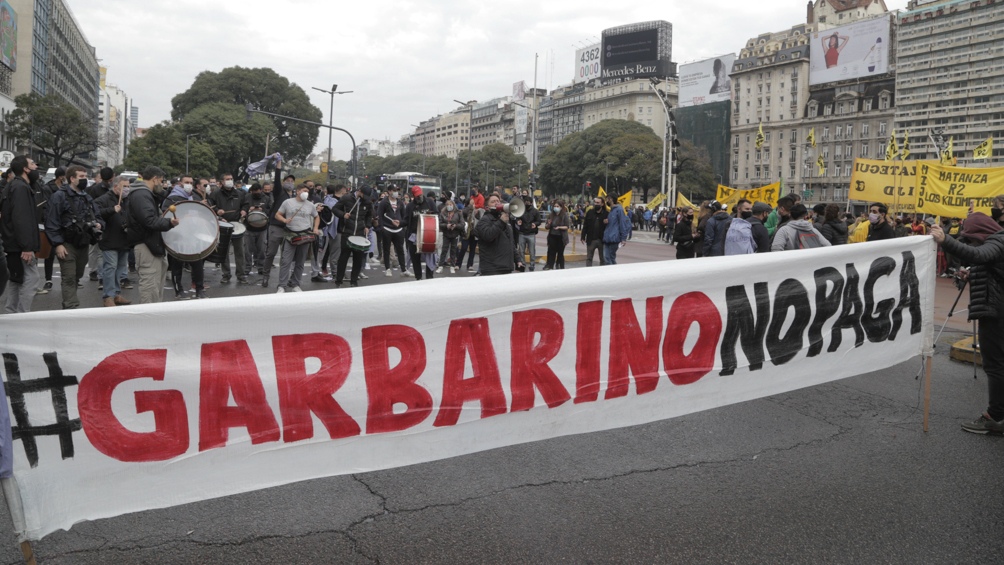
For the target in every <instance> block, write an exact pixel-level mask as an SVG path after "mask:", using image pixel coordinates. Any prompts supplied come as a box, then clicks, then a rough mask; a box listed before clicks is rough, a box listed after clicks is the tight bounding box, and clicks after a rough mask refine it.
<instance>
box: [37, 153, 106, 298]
mask: <svg viewBox="0 0 1004 565" xmlns="http://www.w3.org/2000/svg"><path fill="white" fill-rule="evenodd" d="M66 177H67V179H68V182H67V184H65V185H63V187H62V188H60V189H59V191H58V192H56V193H55V194H53V195H52V200H51V201H50V202H49V209H48V211H47V212H46V217H45V235H46V236H47V237H48V238H49V242H50V243H51V244H52V246H53V249H54V250H55V252H56V258H57V259H59V273H60V277H61V279H60V281H61V283H60V287H61V289H62V294H63V296H62V298H63V309H64V310H70V309H74V308H79V307H80V300H79V299H78V298H77V282H78V281H80V279H82V278H83V277H84V275H85V274H86V273H87V253H88V249H89V248H90V245H91V244H92V243H97V241H98V237H99V236H100V234H101V222H100V220H99V219H98V210H97V208H96V207H95V206H94V200H93V199H92V198H91V197H90V195H88V194H87V193H86V192H85V190H86V189H87V171H85V170H84V168H83V167H80V166H77V165H73V166H71V167H69V168H68V169H67V170H66Z"/></svg>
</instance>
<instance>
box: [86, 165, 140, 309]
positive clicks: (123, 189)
mask: <svg viewBox="0 0 1004 565" xmlns="http://www.w3.org/2000/svg"><path fill="white" fill-rule="evenodd" d="M110 184H111V187H112V188H111V190H109V191H108V192H105V193H104V194H102V195H101V196H100V197H98V199H97V200H95V201H94V204H95V205H96V206H97V207H98V214H100V215H101V219H102V220H104V222H105V229H104V230H103V231H102V233H101V241H99V242H98V248H100V249H101V283H102V285H103V287H104V288H103V290H102V294H101V298H102V301H103V303H104V305H105V306H124V305H126V304H130V303H131V302H132V301H131V300H129V299H128V298H126V297H124V296H122V289H121V287H120V284H121V283H120V281H122V280H123V279H125V278H126V273H128V272H129V250H130V249H132V246H130V245H129V237H128V235H126V231H125V214H124V213H123V212H122V210H123V209H124V208H125V207H127V206H128V205H129V179H127V178H125V177H116V178H115V179H113V180H112V182H111V183H110ZM120 198H121V200H120Z"/></svg>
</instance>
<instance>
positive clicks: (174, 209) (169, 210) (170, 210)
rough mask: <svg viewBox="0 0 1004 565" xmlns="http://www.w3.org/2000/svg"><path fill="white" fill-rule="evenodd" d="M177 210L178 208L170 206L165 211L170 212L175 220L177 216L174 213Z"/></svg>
mask: <svg viewBox="0 0 1004 565" xmlns="http://www.w3.org/2000/svg"><path fill="white" fill-rule="evenodd" d="M177 210H178V207H177V206H175V205H174V204H171V205H170V206H168V207H167V211H168V212H170V213H171V215H172V216H174V219H175V220H177V219H178V214H176V213H175V212H176V211H177Z"/></svg>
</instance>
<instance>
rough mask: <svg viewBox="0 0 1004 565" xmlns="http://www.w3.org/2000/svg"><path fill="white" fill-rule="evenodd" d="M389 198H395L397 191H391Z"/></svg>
mask: <svg viewBox="0 0 1004 565" xmlns="http://www.w3.org/2000/svg"><path fill="white" fill-rule="evenodd" d="M390 197H391V198H397V191H396V190H395V191H391V193H390Z"/></svg>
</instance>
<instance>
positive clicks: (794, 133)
mask: <svg viewBox="0 0 1004 565" xmlns="http://www.w3.org/2000/svg"><path fill="white" fill-rule="evenodd" d="M788 141H789V143H798V132H797V131H796V130H791V134H790V135H789V136H788Z"/></svg>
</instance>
